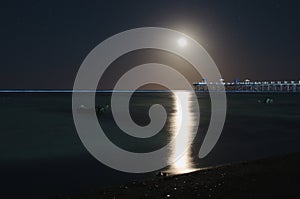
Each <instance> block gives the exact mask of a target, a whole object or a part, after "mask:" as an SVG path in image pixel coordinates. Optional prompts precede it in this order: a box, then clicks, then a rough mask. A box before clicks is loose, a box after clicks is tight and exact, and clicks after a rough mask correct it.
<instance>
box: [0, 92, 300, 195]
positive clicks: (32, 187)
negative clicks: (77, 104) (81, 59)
mask: <svg viewBox="0 0 300 199" xmlns="http://www.w3.org/2000/svg"><path fill="white" fill-rule="evenodd" d="M179 95H180V96H181V97H182V99H184V100H185V103H184V106H182V107H181V108H182V112H181V113H180V114H179V112H178V105H177V102H176V96H174V95H172V93H136V94H134V95H133V97H132V99H131V101H130V114H131V116H132V119H133V120H134V121H135V122H136V123H137V124H139V125H147V124H148V123H149V122H150V119H149V116H148V110H149V107H150V106H151V105H152V104H162V105H163V106H164V107H165V108H166V110H167V112H168V120H167V122H166V124H165V126H164V128H163V129H162V130H161V132H159V133H158V134H157V135H155V136H154V137H152V138H149V139H135V138H132V137H130V136H128V135H127V134H125V133H123V132H122V131H121V130H120V129H119V128H118V126H117V125H116V124H115V122H114V120H113V116H112V114H111V112H107V113H105V114H103V115H101V116H100V117H99V123H100V125H101V127H102V128H103V129H104V131H105V132H106V135H107V137H108V138H109V139H110V140H111V141H113V142H114V143H115V144H116V145H117V146H119V147H122V148H124V149H126V150H129V151H135V152H149V151H153V150H157V149H159V148H161V147H163V146H165V145H166V144H167V143H169V142H170V140H172V138H173V137H174V133H175V132H176V130H178V122H177V121H178V118H179V117H180V116H181V117H182V118H183V120H184V121H185V122H184V131H185V132H186V137H184V139H183V142H182V143H187V144H188V143H189V142H192V145H191V146H190V147H189V146H185V147H187V148H188V150H187V152H186V154H185V155H184V156H183V157H182V158H181V159H180V160H179V161H177V162H175V163H173V164H172V165H170V166H169V167H167V168H164V169H163V170H164V171H166V172H169V173H174V174H176V173H184V172H189V171H192V170H194V169H197V168H203V167H207V166H214V165H219V164H225V163H232V162H237V161H244V160H252V159H257V158H261V157H267V156H272V155H279V154H286V153H290V152H299V151H300V144H299V139H300V131H299V128H300V95H299V94H287V93H277V94H264V93H259V94H257V93H256V94H254V93H253V94H250V93H248V94H247V93H240V94H238V93H231V94H227V98H228V99H227V100H228V112H227V118H226V122H225V126H224V129H223V132H222V135H221V137H220V139H219V141H218V143H217V145H216V146H215V148H214V149H213V151H212V152H211V153H210V154H209V155H208V156H207V157H205V158H204V159H199V158H198V156H197V155H198V152H199V149H200V146H201V143H202V141H203V138H204V136H205V133H206V130H207V128H208V124H209V121H210V100H209V96H208V94H205V93H198V94H197V96H198V103H199V104H200V109H201V119H200V125H199V128H197V124H196V123H195V120H194V118H193V117H194V111H195V106H194V105H195V102H194V101H192V100H191V98H190V95H191V93H188V92H180V93H179ZM110 96H111V93H98V94H97V97H96V104H97V105H99V106H102V105H103V106H104V105H106V104H109V103H110ZM71 97H72V96H71V93H0V111H1V115H0V119H1V125H0V154H1V155H0V157H1V159H0V169H1V170H0V175H1V189H2V190H1V192H3V193H5V194H8V195H9V196H19V197H20V196H30V197H37V198H41V197H45V196H51V195H60V194H62V195H63V194H69V193H75V192H81V191H89V190H93V189H97V188H99V187H103V186H110V185H116V184H121V183H124V182H129V181H131V180H139V179H144V178H150V177H155V172H153V173H147V174H128V173H123V172H119V171H116V170H113V169H111V168H109V167H107V166H105V165H103V164H101V163H100V162H98V161H97V160H96V159H95V158H94V157H93V156H92V155H90V154H89V152H88V151H87V150H86V149H85V147H84V146H83V144H82V143H81V140H80V138H79V136H78V134H77V132H76V129H75V126H74V122H73V117H72V110H71ZM266 97H272V98H273V99H274V103H273V104H264V103H258V100H262V101H263V100H264V99H265V98H266ZM194 130H196V132H197V135H196V138H195V139H194V140H190V139H191V132H193V131H194ZM182 143H181V145H180V146H179V145H177V144H176V143H174V144H173V145H171V146H170V154H169V156H167V157H165V158H166V161H167V160H168V159H170V158H171V157H172V156H174V155H176V150H177V149H178V147H182Z"/></svg>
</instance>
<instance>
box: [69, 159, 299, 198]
mask: <svg viewBox="0 0 300 199" xmlns="http://www.w3.org/2000/svg"><path fill="white" fill-rule="evenodd" d="M299 178H300V153H297V154H290V155H286V156H280V157H272V158H267V159H261V160H256V161H250V162H241V163H236V164H231V165H223V166H218V167H214V168H206V169H202V170H199V171H196V172H192V173H188V174H182V175H174V176H167V177H156V178H153V179H149V180H145V181H141V182H131V183H128V184H125V185H121V186H117V187H108V188H103V189H99V190H98V191H95V192H90V193H82V194H79V195H76V196H72V197H70V196H68V197H66V198H78V199H79V198H84V199H88V198H270V197H276V198H300V188H299V185H300V179H299Z"/></svg>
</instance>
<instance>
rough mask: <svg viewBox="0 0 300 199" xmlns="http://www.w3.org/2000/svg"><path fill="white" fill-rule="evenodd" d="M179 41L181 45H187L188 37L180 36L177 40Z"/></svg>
mask: <svg viewBox="0 0 300 199" xmlns="http://www.w3.org/2000/svg"><path fill="white" fill-rule="evenodd" d="M177 43H178V45H179V46H180V47H185V46H186V45H187V41H186V39H185V38H183V37H182V38H180V39H178V40H177Z"/></svg>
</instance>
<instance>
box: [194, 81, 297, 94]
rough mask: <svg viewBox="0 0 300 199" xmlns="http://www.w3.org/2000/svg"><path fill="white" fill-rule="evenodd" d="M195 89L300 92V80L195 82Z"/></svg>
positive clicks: (206, 90) (204, 90)
mask: <svg viewBox="0 0 300 199" xmlns="http://www.w3.org/2000/svg"><path fill="white" fill-rule="evenodd" d="M193 85H194V87H195V90H196V91H199V92H201V91H202V92H208V88H209V90H210V91H224V88H225V91H226V92H289V93H291V92H300V80H298V81H250V80H248V79H246V80H244V81H233V82H225V81H224V80H223V79H221V80H220V81H219V82H207V80H205V79H204V80H202V81H201V82H195V83H193Z"/></svg>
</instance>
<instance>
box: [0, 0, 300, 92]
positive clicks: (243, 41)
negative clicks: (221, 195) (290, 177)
mask: <svg viewBox="0 0 300 199" xmlns="http://www.w3.org/2000/svg"><path fill="white" fill-rule="evenodd" d="M0 16H1V19H0V20H1V28H0V38H1V52H0V53H1V65H0V67H1V73H0V89H71V88H72V86H73V81H74V78H75V75H76V72H77V70H78V68H79V67H80V65H81V63H82V61H83V59H84V58H85V56H86V55H87V54H88V53H89V52H90V51H91V50H92V49H93V48H94V47H95V46H97V45H98V44H99V43H100V42H102V41H103V40H105V39H107V38H108V37H110V36H112V35H114V34H117V33H119V32H121V31H125V30H127V29H132V28H138V27H146V26H156V27H165V28H171V29H175V30H178V31H181V32H184V33H186V34H187V35H189V36H191V37H193V38H194V39H196V40H197V41H198V42H199V43H200V44H202V45H203V46H204V47H205V49H206V50H207V51H208V53H209V54H210V55H211V57H212V58H213V59H214V61H215V62H216V64H217V66H218V67H219V70H220V72H221V74H222V75H223V77H224V78H225V80H227V81H231V80H233V79H236V78H239V79H241V80H242V79H245V78H250V79H253V80H272V79H274V80H285V79H287V80H300V68H299V67H300V56H299V55H300V50H299V47H300V25H299V24H300V3H298V1H283V0H282V1H279V0H272V1H271V0H257V1H253V0H252V1H237V0H235V1H233V0H229V1H221V0H220V1H214V0H210V1H208V0H205V1H196V0H195V1H182V2H180V1H175V0H174V1H150V0H149V1H141V0H139V1H127V0H126V1H125V0H124V1H121V0H120V1H111V0H110V1H38V0H35V1H30V0H28V1H8V2H7V3H1V6H0ZM147 53H148V54H147ZM149 53H150V54H149ZM155 53H156V54H157V52H152V53H151V52H146V53H144V54H143V55H141V56H140V57H139V58H137V60H143V59H142V58H143V57H144V58H145V57H146V58H147V57H148V58H147V59H149V57H153V55H155ZM165 54H166V53H165ZM137 55H139V52H137V53H136V54H135V55H129V56H131V57H132V59H134V58H133V57H134V56H135V57H137ZM150 55H151V56H150ZM171 56H172V55H167V54H166V55H165V58H162V60H163V59H165V60H166V59H170V57H171ZM166 57H168V58H166ZM128 59H129V58H128V57H127V59H126V58H124V59H123V61H124V62H123V63H121V64H119V65H118V64H115V69H111V71H112V73H113V72H114V71H117V70H118V67H121V65H122V64H124V65H126V64H127V65H128V63H131V62H130V61H127V62H126V60H128ZM155 59H157V58H153V59H152V61H153V60H155ZM134 60H135V59H134ZM150 60H151V59H150ZM174 60H175V58H174ZM117 62H118V61H117ZM119 62H120V60H119ZM138 62H141V61H138ZM162 62H165V61H162ZM166 63H168V62H166ZM176 63H177V65H178V64H179V63H181V62H180V61H178V62H176ZM112 65H113V64H112ZM175 65H176V64H175ZM111 67H112V66H111ZM177 67H178V66H177ZM118 71H119V70H118ZM116 76H118V75H116ZM197 78H198V77H196V76H190V77H189V79H190V80H191V81H197Z"/></svg>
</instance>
